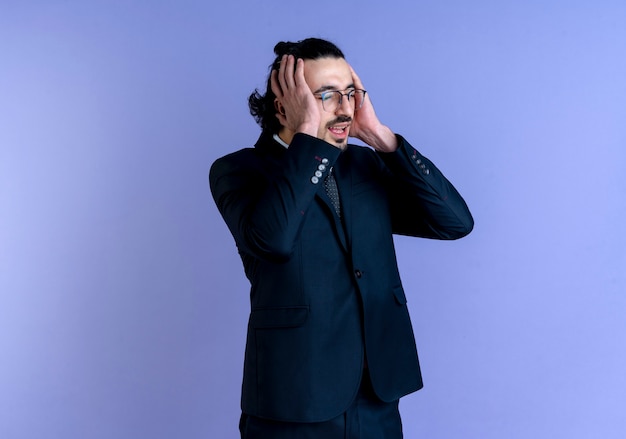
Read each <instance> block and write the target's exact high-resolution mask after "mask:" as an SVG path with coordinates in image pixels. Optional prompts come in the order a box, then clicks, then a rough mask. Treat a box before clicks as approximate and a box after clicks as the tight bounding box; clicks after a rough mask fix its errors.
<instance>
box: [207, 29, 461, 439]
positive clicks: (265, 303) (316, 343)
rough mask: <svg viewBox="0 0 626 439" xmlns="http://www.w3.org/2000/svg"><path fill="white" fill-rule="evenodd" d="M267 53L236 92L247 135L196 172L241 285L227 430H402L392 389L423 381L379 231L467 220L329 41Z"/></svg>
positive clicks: (442, 235) (453, 230)
mask: <svg viewBox="0 0 626 439" xmlns="http://www.w3.org/2000/svg"><path fill="white" fill-rule="evenodd" d="M274 52H275V53H276V60H275V62H274V63H273V64H272V67H271V73H270V76H269V79H268V86H267V90H266V93H265V94H264V95H261V94H260V93H259V92H258V91H256V92H255V93H253V94H252V95H251V96H250V100H249V103H250V110H251V113H252V115H253V116H255V118H256V120H257V122H259V124H260V125H261V127H262V133H261V136H260V138H259V140H258V141H257V143H256V145H255V147H254V148H248V149H244V150H241V151H238V152H235V153H232V154H229V155H227V156H225V157H223V158H221V159H219V160H217V161H216V162H215V163H214V164H213V166H212V167H211V171H210V176H209V180H210V185H211V191H212V194H213V197H214V199H215V202H216V204H217V206H218V208H219V211H220V213H221V214H222V216H223V218H224V220H225V221H226V224H227V225H228V227H229V229H230V231H231V233H232V235H233V237H234V238H235V242H236V244H237V247H238V250H239V253H240V255H241V259H242V261H243V265H244V269H245V273H246V276H247V277H248V279H249V280H250V283H251V291H250V300H251V313H250V319H249V323H248V336H247V343H246V355H245V361H244V377H243V387H242V399H241V403H242V417H241V422H240V431H241V436H242V438H247V439H252V438H254V439H259V438H268V439H269V438H271V439H281V438H285V439H287V438H289V439H294V438H323V439H335V438H337V439H338V438H341V439H343V438H376V439H379V438H401V437H402V427H401V422H400V416H399V413H398V400H399V398H400V397H401V396H403V395H406V394H408V393H410V392H414V391H416V390H418V389H420V388H421V387H422V379H421V375H420V369H419V364H418V358H417V351H416V348H415V341H414V337H413V330H412V327H411V322H410V320H409V313H408V310H407V306H406V298H405V295H404V291H403V288H402V284H401V281H400V277H399V274H398V268H397V264H396V258H395V251H394V245H393V238H392V234H394V233H397V234H404V235H410V236H420V237H427V238H437V239H457V238H460V237H462V236H465V235H466V234H468V233H469V232H470V231H471V230H472V227H473V220H472V217H471V214H470V212H469V210H468V208H467V206H466V204H465V202H464V201H463V199H462V198H461V196H460V195H459V194H458V193H457V191H456V190H455V189H454V187H453V186H452V185H451V184H450V182H448V180H446V178H445V177H444V176H443V175H442V174H441V172H440V171H439V170H438V169H437V168H436V167H435V166H434V165H433V164H432V163H431V162H430V161H429V160H428V159H426V158H425V157H424V156H422V155H421V154H420V153H419V152H418V151H417V150H416V149H414V148H413V147H412V146H411V145H410V144H409V143H408V142H407V141H406V140H405V139H404V138H403V137H401V136H399V135H396V134H394V133H393V131H391V129H389V128H388V127H387V126H385V125H383V124H382V123H381V122H380V121H379V120H378V118H377V116H376V113H375V112H374V108H373V106H372V103H371V101H370V99H369V95H368V94H367V92H366V91H365V90H364V88H363V84H362V83H361V80H360V79H359V77H358V76H357V74H356V73H355V72H354V70H353V69H352V68H351V66H350V65H349V64H348V63H347V62H346V60H345V58H344V55H343V53H342V52H341V51H340V50H339V48H337V47H336V46H335V45H334V44H332V43H330V42H328V41H324V40H320V39H315V38H310V39H306V40H303V41H299V42H296V43H285V42H282V43H278V44H277V45H276V47H275V48H274ZM348 137H354V138H357V139H360V140H361V141H363V142H364V143H366V144H367V145H369V146H370V147H371V148H367V147H360V146H354V145H349V144H348Z"/></svg>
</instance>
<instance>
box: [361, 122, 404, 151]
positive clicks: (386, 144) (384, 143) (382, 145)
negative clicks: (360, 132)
mask: <svg viewBox="0 0 626 439" xmlns="http://www.w3.org/2000/svg"><path fill="white" fill-rule="evenodd" d="M368 138H369V139H368V140H369V141H367V142H366V143H367V144H368V145H370V146H371V147H372V148H374V149H375V150H376V151H380V152H394V151H395V150H396V149H398V139H397V138H396V135H395V133H394V132H393V131H391V129H390V128H389V127H387V126H385V125H380V126H379V127H378V128H377V129H376V130H374V132H372V133H371V135H370V136H368Z"/></svg>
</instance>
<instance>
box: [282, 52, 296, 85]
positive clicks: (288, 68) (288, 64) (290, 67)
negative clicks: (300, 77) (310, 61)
mask: <svg viewBox="0 0 626 439" xmlns="http://www.w3.org/2000/svg"><path fill="white" fill-rule="evenodd" d="M295 62H296V58H295V57H294V56H293V55H288V56H287V59H286V60H285V72H284V75H285V86H286V87H287V88H294V87H295V85H296V84H295V79H294V64H295Z"/></svg>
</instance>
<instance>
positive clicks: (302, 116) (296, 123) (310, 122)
mask: <svg viewBox="0 0 626 439" xmlns="http://www.w3.org/2000/svg"><path fill="white" fill-rule="evenodd" d="M294 64H295V72H294ZM270 81H271V87H272V91H273V92H274V94H275V95H276V102H275V105H276V110H277V111H278V112H277V113H276V117H277V118H278V121H279V122H280V123H281V125H283V126H284V127H285V128H287V129H288V130H290V131H291V132H293V133H305V134H309V135H311V136H313V137H317V134H318V129H319V125H320V120H321V114H320V108H319V105H318V103H317V102H316V99H315V96H313V93H312V92H311V89H310V88H309V86H308V85H307V83H306V81H305V79H304V60H302V59H298V60H296V59H295V57H294V56H293V55H283V58H282V59H281V61H280V68H279V70H278V71H276V70H273V71H272V75H271V79H270Z"/></svg>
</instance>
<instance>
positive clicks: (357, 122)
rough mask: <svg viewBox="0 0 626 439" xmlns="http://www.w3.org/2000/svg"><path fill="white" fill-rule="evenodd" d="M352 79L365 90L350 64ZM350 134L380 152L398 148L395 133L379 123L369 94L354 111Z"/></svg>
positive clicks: (357, 87) (355, 84) (358, 86)
mask: <svg viewBox="0 0 626 439" xmlns="http://www.w3.org/2000/svg"><path fill="white" fill-rule="evenodd" d="M350 71H351V72H352V80H353V82H354V87H355V88H356V89H361V90H365V88H364V87H363V83H362V82H361V79H360V78H359V77H358V75H357V74H356V72H355V71H354V69H353V68H352V66H350ZM350 136H352V137H355V138H357V139H359V140H361V141H363V142H365V143H366V144H367V145H369V146H371V147H372V148H374V149H375V150H376V151H380V152H393V151H395V150H396V149H397V148H398V141H397V139H396V135H395V134H394V133H393V131H391V129H389V128H388V127H387V126H385V125H383V124H382V123H380V121H379V120H378V117H377V116H376V113H375V112H374V106H373V105H372V101H370V98H369V94H366V95H365V102H363V106H362V107H361V108H360V109H358V110H357V111H356V112H355V113H354V118H353V121H352V125H351V126H350Z"/></svg>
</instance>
